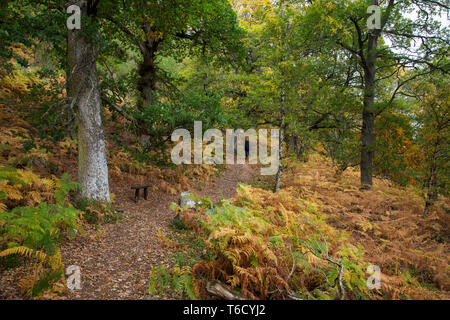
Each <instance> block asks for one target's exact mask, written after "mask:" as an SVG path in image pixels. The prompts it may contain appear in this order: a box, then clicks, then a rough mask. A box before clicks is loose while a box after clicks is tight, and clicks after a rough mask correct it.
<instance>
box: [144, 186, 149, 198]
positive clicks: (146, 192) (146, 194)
mask: <svg viewBox="0 0 450 320" xmlns="http://www.w3.org/2000/svg"><path fill="white" fill-rule="evenodd" d="M147 196H148V190H147V188H144V199H145V200H147Z"/></svg>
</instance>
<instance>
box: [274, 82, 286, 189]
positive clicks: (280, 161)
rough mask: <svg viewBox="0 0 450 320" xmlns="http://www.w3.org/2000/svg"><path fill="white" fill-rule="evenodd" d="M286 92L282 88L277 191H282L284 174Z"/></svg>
mask: <svg viewBox="0 0 450 320" xmlns="http://www.w3.org/2000/svg"><path fill="white" fill-rule="evenodd" d="M285 99H286V97H285V92H284V89H282V90H281V125H280V142H279V145H278V159H279V162H278V171H277V175H276V178H275V187H274V190H273V192H275V193H277V192H278V191H280V187H281V178H282V176H283V162H282V160H283V143H284V127H285V115H286V107H285Z"/></svg>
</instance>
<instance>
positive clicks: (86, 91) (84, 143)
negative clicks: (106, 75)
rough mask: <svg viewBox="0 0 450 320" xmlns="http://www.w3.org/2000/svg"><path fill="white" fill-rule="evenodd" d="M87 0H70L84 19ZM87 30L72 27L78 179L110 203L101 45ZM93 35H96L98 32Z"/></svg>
mask: <svg viewBox="0 0 450 320" xmlns="http://www.w3.org/2000/svg"><path fill="white" fill-rule="evenodd" d="M86 2H87V1H86V0H79V1H72V2H71V4H76V5H78V6H79V7H80V8H81V14H82V20H84V18H86V16H87V15H88V14H89V13H88V9H87V3H86ZM90 9H93V8H90ZM93 11H95V10H93ZM91 12H92V11H91ZM84 32H86V30H69V64H70V70H71V72H72V75H71V85H72V94H73V95H74V99H75V107H76V111H77V124H78V179H79V182H80V184H81V186H82V191H81V195H82V196H84V197H87V198H89V199H93V200H100V201H108V202H109V201H110V195H109V182H108V165H107V161H106V147H105V136H104V133H103V126H102V118H101V97H100V90H99V83H98V78H97V67H96V61H97V56H98V47H97V45H95V44H93V43H92V42H90V41H88V40H87V39H86V38H85V34H84ZM91 36H94V38H95V35H92V34H91Z"/></svg>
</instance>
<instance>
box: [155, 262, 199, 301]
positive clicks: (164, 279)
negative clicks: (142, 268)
mask: <svg viewBox="0 0 450 320" xmlns="http://www.w3.org/2000/svg"><path fill="white" fill-rule="evenodd" d="M168 289H171V290H173V291H174V292H175V293H176V294H178V295H179V296H180V297H183V296H184V295H186V296H187V297H188V298H189V299H192V300H197V297H196V293H195V287H194V281H193V279H192V271H191V269H190V268H189V267H182V268H180V267H178V266H175V267H174V268H172V269H170V270H168V269H167V268H165V267H158V268H155V269H153V270H152V273H151V276H150V282H149V290H148V292H149V294H150V296H155V295H157V294H160V295H163V294H166V293H167V290H168Z"/></svg>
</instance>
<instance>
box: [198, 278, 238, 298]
mask: <svg viewBox="0 0 450 320" xmlns="http://www.w3.org/2000/svg"><path fill="white" fill-rule="evenodd" d="M206 291H208V293H209V294H212V295H214V296H217V297H219V298H222V299H224V300H242V299H241V297H240V296H239V295H238V294H236V293H234V292H233V291H231V290H230V289H229V288H228V287H227V286H226V285H224V284H223V283H221V282H219V281H209V282H208V284H207V285H206Z"/></svg>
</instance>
